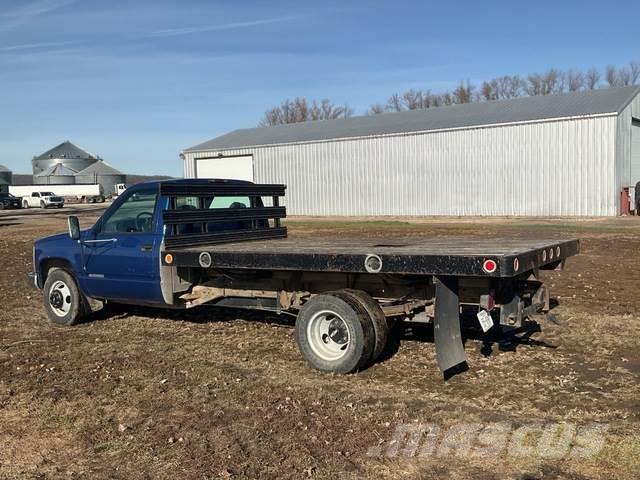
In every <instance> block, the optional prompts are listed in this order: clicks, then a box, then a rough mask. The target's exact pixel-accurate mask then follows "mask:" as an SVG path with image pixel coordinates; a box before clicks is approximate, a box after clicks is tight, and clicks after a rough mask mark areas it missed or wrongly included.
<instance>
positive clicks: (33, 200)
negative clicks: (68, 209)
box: [22, 191, 64, 208]
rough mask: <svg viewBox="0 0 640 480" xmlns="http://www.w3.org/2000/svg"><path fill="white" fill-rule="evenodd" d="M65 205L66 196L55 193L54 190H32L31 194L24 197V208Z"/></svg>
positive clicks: (59, 206)
mask: <svg viewBox="0 0 640 480" xmlns="http://www.w3.org/2000/svg"><path fill="white" fill-rule="evenodd" d="M63 206H64V198H62V197H60V196H58V195H56V194H54V193H53V192H47V191H42V192H31V195H28V196H24V197H22V208H30V207H40V208H52V207H55V208H62V207H63Z"/></svg>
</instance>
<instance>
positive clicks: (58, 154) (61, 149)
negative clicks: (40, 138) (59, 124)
mask: <svg viewBox="0 0 640 480" xmlns="http://www.w3.org/2000/svg"><path fill="white" fill-rule="evenodd" d="M48 158H91V159H96V158H98V157H97V156H96V155H94V154H93V153H90V152H87V151H86V150H84V149H82V148H80V147H79V146H77V145H74V144H73V143H71V142H70V141H69V140H65V141H64V142H62V143H61V144H60V145H56V146H55V147H53V148H52V149H50V150H47V151H46V152H44V153H41V154H40V155H38V156H37V157H34V158H33V160H45V159H48Z"/></svg>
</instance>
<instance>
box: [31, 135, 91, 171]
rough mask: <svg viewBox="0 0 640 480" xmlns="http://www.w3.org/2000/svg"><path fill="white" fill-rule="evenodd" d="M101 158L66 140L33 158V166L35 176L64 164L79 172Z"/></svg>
mask: <svg viewBox="0 0 640 480" xmlns="http://www.w3.org/2000/svg"><path fill="white" fill-rule="evenodd" d="M99 158H100V157H98V156H97V155H94V154H92V153H90V152H87V151H86V150H84V149H82V148H80V147H78V146H77V145H74V144H73V143H71V142H70V141H69V140H66V141H64V142H62V143H61V144H60V145H57V146H55V147H53V148H52V149H50V150H47V151H46V152H44V153H42V154H40V155H38V156H36V157H33V160H31V166H32V167H33V174H34V175H38V174H39V173H42V172H44V171H46V170H48V169H49V168H51V167H53V166H55V165H57V164H62V165H64V166H65V167H68V168H70V169H72V170H75V171H76V172H79V171H80V170H84V169H85V168H87V167H88V166H89V165H91V164H92V163H95V162H97V161H98V160H99Z"/></svg>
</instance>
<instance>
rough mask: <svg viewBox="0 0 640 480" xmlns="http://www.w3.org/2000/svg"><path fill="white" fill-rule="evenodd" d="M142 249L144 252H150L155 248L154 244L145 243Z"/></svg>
mask: <svg viewBox="0 0 640 480" xmlns="http://www.w3.org/2000/svg"><path fill="white" fill-rule="evenodd" d="M140 250H141V251H143V252H150V251H151V250H153V245H143V246H142V248H141V249H140Z"/></svg>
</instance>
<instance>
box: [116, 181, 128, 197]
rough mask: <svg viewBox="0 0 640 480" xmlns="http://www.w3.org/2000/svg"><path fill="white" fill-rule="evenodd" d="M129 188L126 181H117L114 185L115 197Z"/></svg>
mask: <svg viewBox="0 0 640 480" xmlns="http://www.w3.org/2000/svg"><path fill="white" fill-rule="evenodd" d="M126 189H127V186H126V185H125V184H124V183H116V184H115V185H114V186H113V198H116V197H118V196H120V195H122V194H123V193H124V191H125V190H126Z"/></svg>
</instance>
